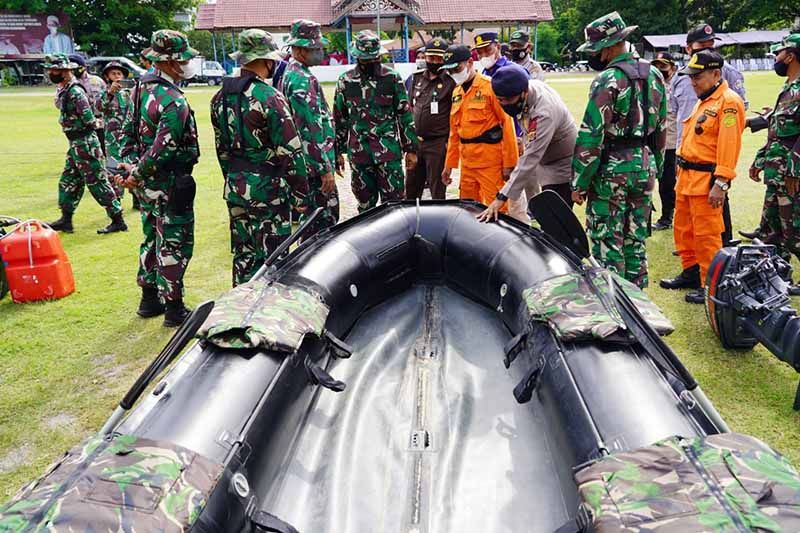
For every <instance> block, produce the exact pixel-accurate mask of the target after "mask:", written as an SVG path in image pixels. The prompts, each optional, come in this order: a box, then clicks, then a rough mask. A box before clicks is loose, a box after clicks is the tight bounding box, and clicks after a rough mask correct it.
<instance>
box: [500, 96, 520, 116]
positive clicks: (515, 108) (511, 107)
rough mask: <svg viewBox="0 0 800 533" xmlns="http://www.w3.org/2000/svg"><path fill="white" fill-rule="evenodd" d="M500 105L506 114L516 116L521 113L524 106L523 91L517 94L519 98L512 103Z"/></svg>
mask: <svg viewBox="0 0 800 533" xmlns="http://www.w3.org/2000/svg"><path fill="white" fill-rule="evenodd" d="M500 107H502V108H503V111H505V112H506V114H507V115H511V116H512V117H516V116H517V115H519V114H520V113H522V110H523V109H524V108H525V93H522V94H521V95H519V100H517V101H516V102H514V103H513V104H500Z"/></svg>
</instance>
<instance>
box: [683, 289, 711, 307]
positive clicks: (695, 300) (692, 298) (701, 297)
mask: <svg viewBox="0 0 800 533" xmlns="http://www.w3.org/2000/svg"><path fill="white" fill-rule="evenodd" d="M683 299H684V300H686V301H687V302H688V303H690V304H704V303H706V293H705V291H704V290H703V289H695V290H693V291H689V292H687V293H686V296H684V297H683Z"/></svg>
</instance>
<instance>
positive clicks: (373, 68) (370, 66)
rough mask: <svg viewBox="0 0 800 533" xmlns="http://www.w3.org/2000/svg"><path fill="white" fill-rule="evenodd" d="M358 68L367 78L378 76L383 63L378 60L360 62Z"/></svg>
mask: <svg viewBox="0 0 800 533" xmlns="http://www.w3.org/2000/svg"><path fill="white" fill-rule="evenodd" d="M358 70H359V71H360V72H361V74H363V75H364V77H366V78H377V77H378V73H379V72H380V71H381V64H380V63H378V62H377V61H376V62H373V63H361V62H359V63H358Z"/></svg>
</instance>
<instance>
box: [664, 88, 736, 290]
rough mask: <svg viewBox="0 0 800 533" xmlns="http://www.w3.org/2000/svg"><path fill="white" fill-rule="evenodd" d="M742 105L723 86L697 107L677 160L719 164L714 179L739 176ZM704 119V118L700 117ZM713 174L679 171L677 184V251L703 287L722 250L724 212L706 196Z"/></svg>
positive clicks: (687, 124)
mask: <svg viewBox="0 0 800 533" xmlns="http://www.w3.org/2000/svg"><path fill="white" fill-rule="evenodd" d="M744 114H745V111H744V103H743V102H742V99H741V98H740V97H739V95H738V94H736V93H735V92H733V90H731V89H730V88H729V87H728V82H726V81H723V82H722V84H721V85H720V86H719V87H717V89H716V90H715V91H714V92H713V93H711V96H709V97H708V98H706V99H705V100H700V101H698V102H697V104H695V107H694V111H693V112H692V114H691V116H689V117H688V118H687V119H685V120H684V121H683V134H682V136H681V145H680V149H679V151H678V157H680V158H683V159H685V160H686V161H689V162H691V163H700V164H708V163H712V164H714V165H716V169H715V170H714V175H715V176H718V177H720V178H723V179H725V180H733V178H734V177H736V162H737V161H738V160H739V152H740V150H741V147H742V131H744V122H745V116H744ZM702 117H705V118H702ZM712 185H713V179H712V177H711V173H710V172H707V171H701V170H690V169H686V168H683V167H681V166H680V165H679V166H678V181H677V183H676V184H675V220H674V226H673V227H674V236H675V247H676V249H677V251H678V254H679V255H680V257H681V266H682V267H683V268H684V269H687V268H690V267H692V266H694V265H695V264H699V265H700V279H701V280H702V283H703V284H704V285H705V282H706V271H707V270H708V266H709V265H710V264H711V260H712V259H714V255H715V254H716V253H717V251H719V249H720V248H721V247H722V237H721V236H720V233H722V230H723V229H724V223H723V221H722V207H717V208H714V207H711V204H709V203H708V193H709V192H710V191H711V186H712Z"/></svg>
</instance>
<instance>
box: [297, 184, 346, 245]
mask: <svg viewBox="0 0 800 533" xmlns="http://www.w3.org/2000/svg"><path fill="white" fill-rule="evenodd" d="M306 205H307V206H308V210H307V211H306V212H305V213H303V214H302V215H301V216H300V222H301V223H302V222H305V220H306V218H308V217H309V216H311V214H312V213H313V212H314V211H315V210H316V209H317V208H318V207H321V208H322V213H320V215H319V217H318V218H317V221H316V222H314V226H313V227H311V228H309V229H308V232H307V233H306V234H305V236H304V237H303V238H304V239H309V238H310V237H311V236H313V235H314V234H316V233H318V232H320V231H322V230H324V229H325V228H330V227H332V226H335V225H336V224H338V223H339V191H338V190H336V189H333V191H331V192H330V193H329V194H325V193H323V192H322V178H321V177H320V176H309V177H308V196H306Z"/></svg>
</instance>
